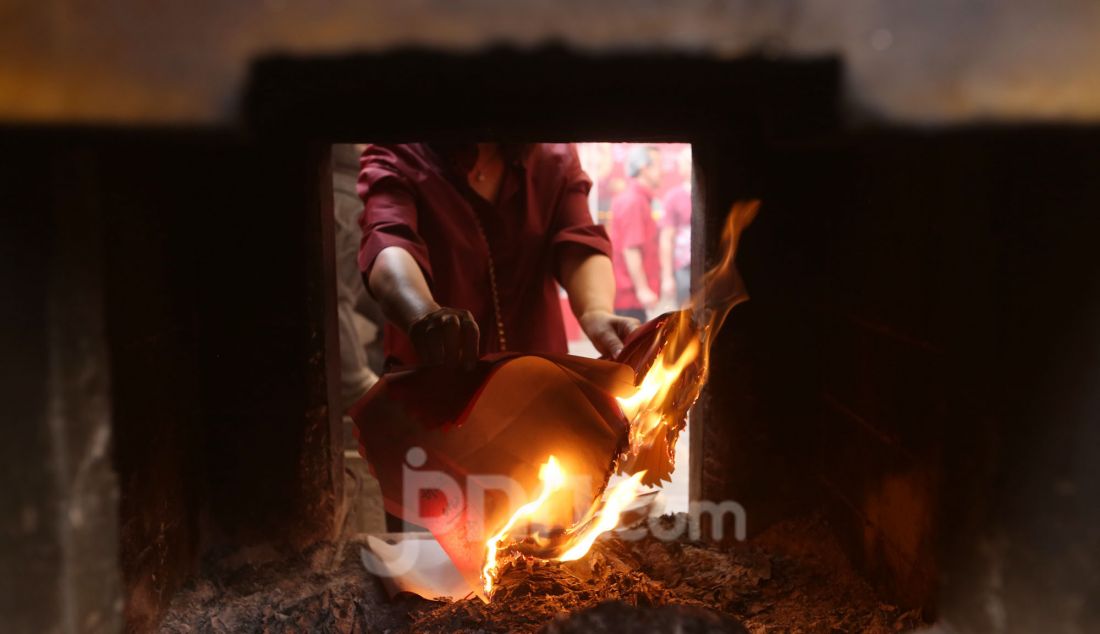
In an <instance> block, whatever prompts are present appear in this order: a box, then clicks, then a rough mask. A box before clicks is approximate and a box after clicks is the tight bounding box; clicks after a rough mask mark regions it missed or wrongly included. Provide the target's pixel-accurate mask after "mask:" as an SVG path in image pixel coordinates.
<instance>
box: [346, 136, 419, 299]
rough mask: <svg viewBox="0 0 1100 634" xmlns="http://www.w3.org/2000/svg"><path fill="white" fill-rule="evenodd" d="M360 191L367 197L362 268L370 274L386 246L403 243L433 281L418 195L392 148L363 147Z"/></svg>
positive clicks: (362, 197)
mask: <svg viewBox="0 0 1100 634" xmlns="http://www.w3.org/2000/svg"><path fill="white" fill-rule="evenodd" d="M358 192H359V197H360V198H361V199H363V215H362V216H361V217H360V218H359V226H360V227H361V228H362V230H363V238H362V241H361V242H360V243H359V270H360V271H362V272H363V275H364V276H366V277H368V278H369V277H370V273H371V270H372V269H373V268H374V261H375V259H376V258H377V257H378V254H379V253H381V252H382V249H385V248H387V247H401V248H403V249H404V250H405V251H408V252H409V255H411V256H412V257H413V259H414V260H416V262H417V264H419V265H420V269H421V270H422V271H423V272H424V276H425V277H426V278H427V280H428V283H429V284H431V279H432V270H431V261H430V260H429V258H428V247H427V245H426V244H425V243H424V239H423V238H422V237H421V235H420V232H419V229H418V224H417V211H416V196H415V194H414V193H413V189H412V186H411V185H410V180H409V178H408V176H407V175H406V174H403V173H402V172H401V168H400V163H399V161H398V159H397V157H396V156H395V155H394V153H393V151H392V150H390V149H389V148H386V147H385V146H380V145H368V146H367V147H366V149H364V150H363V154H362V156H361V157H360V159H359V183H358Z"/></svg>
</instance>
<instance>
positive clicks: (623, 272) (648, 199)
mask: <svg viewBox="0 0 1100 634" xmlns="http://www.w3.org/2000/svg"><path fill="white" fill-rule="evenodd" d="M652 203H653V194H652V193H651V192H650V191H649V189H648V188H647V187H646V186H645V185H642V184H641V183H639V182H638V181H637V179H635V180H632V181H631V182H630V184H629V185H628V186H627V188H626V189H625V190H623V191H622V193H620V194H619V195H618V196H616V197H615V199H614V200H613V201H611V243H612V244H613V245H614V247H615V256H614V258H613V263H614V265H615V309H616V310H621V309H636V308H644V306H642V303H641V302H640V301H638V295H637V294H636V293H635V292H634V281H633V280H632V279H630V273H629V272H628V271H627V269H626V258H625V257H623V251H624V250H625V249H641V252H642V268H643V269H644V270H645V274H646V279H647V280H648V281H649V289H650V290H651V291H653V292H654V293H659V292H660V288H661V260H660V254H659V252H658V249H659V247H658V243H657V242H658V241H657V222H656V221H654V220H653V207H652Z"/></svg>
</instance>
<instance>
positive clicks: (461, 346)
mask: <svg viewBox="0 0 1100 634" xmlns="http://www.w3.org/2000/svg"><path fill="white" fill-rule="evenodd" d="M408 335H409V339H410V340H412V344H413V347H414V348H415V349H416V354H417V356H418V357H420V363H422V364H423V365H443V366H446V367H449V368H458V367H461V368H465V369H467V370H469V369H473V367H474V364H476V363H477V359H478V339H479V337H480V334H479V332H478V328H477V322H476V321H474V317H473V315H471V314H470V311H468V310H461V309H458V308H439V309H437V310H433V311H432V312H430V313H428V314H427V315H424V316H423V317H421V318H419V319H417V320H416V321H414V322H413V323H412V324H411V325H410V326H409V328H408Z"/></svg>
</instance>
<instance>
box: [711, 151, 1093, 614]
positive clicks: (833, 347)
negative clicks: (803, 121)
mask: <svg viewBox="0 0 1100 634" xmlns="http://www.w3.org/2000/svg"><path fill="white" fill-rule="evenodd" d="M1098 140H1100V134H1098V133H1097V131H1095V130H1059V129H1037V130H1013V131H1010V130H1003V129H1002V130H973V131H958V132H938V133H927V134H920V133H889V132H878V133H871V132H868V133H860V134H852V135H849V136H847V137H846V138H843V139H839V138H838V139H823V140H821V141H820V142H817V143H814V144H806V143H802V144H786V145H784V144H778V143H761V144H760V145H759V154H758V155H757V156H755V157H746V156H744V155H741V156H736V155H733V154H732V153H731V158H728V159H721V160H718V161H716V162H715V163H714V164H713V165H712V168H711V171H717V172H719V173H721V171H722V169H723V167H722V166H723V164H725V167H726V168H728V169H729V170H730V172H729V173H731V174H740V175H741V176H740V177H738V178H735V179H733V180H734V181H735V184H734V185H723V186H722V187H720V189H722V190H724V191H722V192H720V193H719V194H716V196H717V197H718V198H719V201H720V202H724V200H723V197H725V199H727V200H728V199H729V198H733V197H738V196H749V195H755V196H760V197H761V198H762V199H763V200H764V207H763V208H762V210H761V214H760V216H759V220H758V222H757V224H756V225H755V226H754V227H753V228H752V229H750V231H749V232H748V233H747V234H746V237H745V240H744V242H743V247H744V248H743V251H742V256H741V258H740V262H741V266H742V271H743V273H744V276H745V278H746V280H747V283H748V286H749V291H750V293H751V295H752V301H751V302H750V303H749V304H746V305H745V306H743V307H742V308H739V309H738V311H736V312H735V313H734V314H733V316H732V317H731V323H730V325H729V327H728V328H727V329H726V331H725V332H723V335H722V337H721V338H720V339H719V342H718V346H719V349H718V352H717V354H716V355H715V364H714V368H713V372H714V373H713V375H712V380H711V389H710V390H709V393H708V400H707V401H705V403H704V405H705V407H706V408H707V410H706V411H707V415H708V418H707V422H706V426H705V429H704V438H703V445H704V447H703V460H704V478H703V497H706V498H710V499H724V498H732V499H737V500H740V501H742V503H744V504H745V505H746V507H747V509H748V514H749V523H750V531H752V530H760V529H762V528H764V527H766V526H767V525H769V524H770V523H771V522H772V521H774V520H775V519H778V518H782V517H787V516H790V515H793V514H797V513H801V512H806V511H809V510H814V509H821V510H823V511H825V512H826V513H827V515H828V517H829V518H830V519H831V521H832V523H833V526H834V527H835V529H836V532H837V534H838V536H840V537H841V538H842V540H843V541H844V542H845V544H846V545H847V547H848V550H849V552H850V554H851V555H852V558H853V560H854V561H855V562H856V563H857V564H859V566H860V567H861V568H862V569H863V570H865V571H866V572H867V573H868V574H869V576H870V578H871V579H872V580H874V581H876V582H877V584H878V585H880V586H881V587H883V588H885V589H887V590H888V591H889V592H890V593H891V594H893V595H894V596H895V597H896V598H897V599H898V600H899V601H901V602H902V603H904V604H906V605H915V606H924V607H926V608H928V609H929V610H930V612H932V611H934V610H935V608H936V606H937V604H938V605H939V607H940V608H941V609H942V611H943V614H944V616H945V618H946V619H947V620H948V621H949V622H952V623H955V624H957V625H961V626H963V627H964V628H973V629H974V630H975V631H988V630H991V629H996V628H997V627H1001V626H1003V627H1006V628H1007V630H1006V631H1040V630H1043V629H1045V627H1043V625H1046V626H1049V625H1051V624H1052V622H1051V621H1049V620H1048V621H1045V622H1043V621H1040V620H1039V619H1040V618H1041V617H1042V615H1046V618H1047V619H1049V618H1050V615H1055V614H1056V615H1058V617H1057V618H1060V619H1062V622H1061V623H1055V625H1059V626H1061V625H1066V626H1069V625H1070V624H1073V625H1075V626H1079V625H1080V624H1084V623H1092V624H1095V623H1096V614H1095V612H1089V610H1090V609H1091V608H1085V607H1083V606H1084V605H1086V604H1088V602H1083V601H1082V597H1085V596H1090V593H1092V594H1091V596H1095V593H1096V592H1097V591H1098V590H1100V583H1098V582H1097V579H1096V575H1095V573H1094V572H1091V571H1090V567H1091V565H1090V564H1088V563H1087V561H1088V559H1087V557H1091V556H1094V555H1097V554H1100V551H1098V549H1097V545H1098V541H1097V537H1096V531H1095V530H1092V529H1089V528H1088V527H1089V526H1091V525H1092V524H1094V523H1095V521H1096V520H1097V519H1100V518H1098V517H1097V510H1096V508H1095V507H1094V505H1092V504H1091V503H1090V502H1087V500H1088V499H1089V498H1087V497H1082V496H1083V495H1084V494H1085V492H1086V491H1091V492H1095V491H1096V490H1097V486H1098V483H1100V474H1098V473H1097V467H1096V466H1094V465H1095V462H1093V461H1091V460H1088V459H1084V456H1086V455H1095V454H1094V453H1090V452H1095V451H1096V450H1097V449H1098V447H1097V437H1098V432H1097V429H1096V423H1095V420H1097V419H1096V415H1097V413H1100V408H1098V407H1097V404H1096V398H1097V397H1096V396H1095V395H1094V394H1093V391H1092V390H1091V389H1090V388H1091V387H1092V386H1095V385H1096V384H1097V383H1096V379H1097V376H1096V374H1097V370H1098V369H1100V366H1098V363H1097V362H1098V361H1100V359H1097V358H1096V352H1095V351H1096V350H1097V349H1098V348H1097V344H1098V343H1100V336H1098V335H1100V332H1098V330H1100V329H1098V328H1097V326H1096V324H1097V323H1100V322H1098V321H1097V320H1096V317H1097V316H1098V315H1097V309H1098V301H1097V297H1098V295H1097V292H1096V291H1097V290H1098V281H1100V261H1098V260H1097V259H1096V258H1095V257H1094V255H1093V254H1094V252H1095V248H1094V246H1093V243H1094V240H1095V236H1096V235H1098V232H1097V230H1098V229H1100V214H1098V211H1100V185H1098V182H1097V180H1096V179H1095V177H1094V176H1093V175H1094V174H1096V173H1097V171H1096V170H1097V169H1098V168H1100V145H1098V144H1097V141H1098ZM746 159H749V160H750V161H751V166H750V167H744V166H741V167H737V166H735V165H733V164H732V163H734V162H737V161H738V160H740V161H744V160H746ZM711 180H712V181H713V180H714V178H713V177H712V178H711ZM709 197H710V194H708V200H709ZM712 207H713V206H712ZM717 208H718V209H722V208H723V207H717ZM708 222H709V221H708ZM708 465H709V467H708ZM1092 499H1093V500H1095V499H1096V498H1095V497H1094V498H1092ZM1092 561H1095V559H1092ZM990 606H993V607H990ZM1056 620H1057V619H1056Z"/></svg>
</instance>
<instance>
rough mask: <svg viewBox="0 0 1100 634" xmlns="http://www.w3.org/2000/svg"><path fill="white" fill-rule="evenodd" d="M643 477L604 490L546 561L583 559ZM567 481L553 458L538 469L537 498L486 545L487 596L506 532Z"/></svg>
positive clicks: (633, 495) (484, 575)
mask: <svg viewBox="0 0 1100 634" xmlns="http://www.w3.org/2000/svg"><path fill="white" fill-rule="evenodd" d="M644 475H645V474H644V473H638V474H635V475H634V476H633V477H631V478H629V479H627V480H624V481H622V482H620V483H618V484H616V485H615V486H614V487H612V488H611V489H610V490H609V491H607V493H606V494H605V495H604V496H603V500H602V501H600V502H598V503H594V504H593V505H592V506H591V507H589V510H588V513H586V515H585V519H583V520H581V521H580V522H578V523H577V524H575V525H574V526H573V527H572V528H570V529H569V530H568V531H566V532H565V534H564V538H563V539H562V541H561V544H559V545H558V546H557V550H559V551H561V550H562V549H564V552H561V554H558V555H555V556H552V557H549V559H553V560H555V561H573V560H576V559H580V558H581V557H583V556H584V555H585V554H586V553H587V552H588V550H589V549H590V548H592V544H593V543H595V541H596V538H597V537H599V536H600V535H602V534H604V533H606V532H607V531H609V530H611V529H613V528H615V527H616V526H617V525H618V524H619V515H620V514H621V513H622V512H623V510H624V509H625V508H626V507H627V505H629V504H630V503H631V502H633V501H634V498H636V497H638V493H639V492H640V491H641V479H642V477H643V476H644ZM566 480H567V476H566V472H565V470H564V469H563V468H562V466H561V464H560V463H559V462H558V459H557V458H555V457H554V456H550V457H549V458H547V460H546V462H545V463H543V465H542V466H541V467H540V468H539V481H540V482H541V483H542V489H541V491H539V495H538V497H536V498H535V499H534V500H532V501H530V502H528V503H527V504H524V505H523V506H521V507H519V508H518V509H516V512H515V513H513V514H512V517H510V518H509V519H508V521H507V522H505V524H504V526H503V527H502V528H501V529H500V530H499V531H498V532H497V534H495V535H493V536H492V537H491V538H489V540H488V541H487V542H485V565H484V567H483V568H482V569H481V579H482V582H483V583H484V588H485V594H486V595H487V596H492V592H493V586H494V585H495V583H496V577H497V574H498V573H499V558H498V556H499V554H500V552H501V550H502V549H501V546H502V545H504V543H505V540H506V539H507V538H508V537H509V533H511V531H512V529H513V528H515V526H516V525H517V524H519V523H520V522H521V521H522V520H524V519H531V518H533V517H535V516H536V515H537V514H538V512H539V510H540V509H541V508H542V507H543V505H545V504H546V502H547V501H548V500H549V499H550V496H551V495H553V494H554V493H555V492H556V491H559V490H561V489H562V487H564V486H565V482H566Z"/></svg>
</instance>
